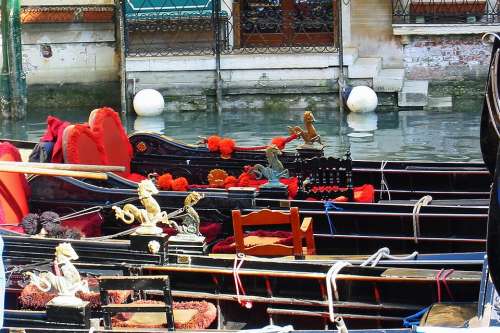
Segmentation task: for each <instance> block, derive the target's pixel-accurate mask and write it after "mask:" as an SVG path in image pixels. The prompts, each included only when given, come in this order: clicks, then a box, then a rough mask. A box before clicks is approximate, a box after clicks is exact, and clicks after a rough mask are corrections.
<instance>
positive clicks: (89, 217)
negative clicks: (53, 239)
mask: <svg viewBox="0 0 500 333" xmlns="http://www.w3.org/2000/svg"><path fill="white" fill-rule="evenodd" d="M102 223H103V218H102V216H101V214H99V213H90V214H85V215H81V216H78V217H74V218H70V219H67V220H63V221H62V222H61V225H62V226H64V227H66V228H70V229H75V230H78V231H80V232H81V233H82V234H83V235H84V236H85V237H99V236H101V225H102Z"/></svg>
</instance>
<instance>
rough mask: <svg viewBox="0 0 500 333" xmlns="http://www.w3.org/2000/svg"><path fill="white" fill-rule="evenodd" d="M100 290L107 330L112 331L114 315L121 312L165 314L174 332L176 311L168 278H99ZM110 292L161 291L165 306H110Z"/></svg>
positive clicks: (168, 324) (170, 329)
mask: <svg viewBox="0 0 500 333" xmlns="http://www.w3.org/2000/svg"><path fill="white" fill-rule="evenodd" d="M99 290H100V294H101V295H100V296H101V309H102V311H103V314H104V325H105V328H106V329H111V315H112V314H117V313H121V312H165V314H166V317H167V328H168V330H169V331H173V330H174V311H173V304H172V293H171V291H170V280H169V278H168V276H164V275H157V276H101V277H99ZM109 290H133V291H134V292H140V291H145V290H161V291H163V296H164V300H163V301H164V304H140V305H138V304H109V297H108V291H109Z"/></svg>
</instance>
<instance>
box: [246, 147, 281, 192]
mask: <svg viewBox="0 0 500 333" xmlns="http://www.w3.org/2000/svg"><path fill="white" fill-rule="evenodd" d="M281 154H282V152H281V150H280V149H278V147H277V146H276V145H270V146H269V147H267V148H266V158H267V164H268V165H267V167H265V166H263V165H262V164H255V165H254V166H253V167H252V170H251V171H250V172H251V173H253V174H254V175H255V178H257V179H262V178H266V179H267V180H269V182H268V183H267V184H264V185H263V186H261V187H284V186H285V185H283V184H281V183H280V181H279V179H280V178H288V177H289V173H288V170H287V169H285V167H284V166H283V164H282V163H281V162H280V160H279V159H278V156H279V155H281Z"/></svg>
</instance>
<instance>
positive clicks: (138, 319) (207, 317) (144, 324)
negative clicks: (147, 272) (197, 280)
mask: <svg viewBox="0 0 500 333" xmlns="http://www.w3.org/2000/svg"><path fill="white" fill-rule="evenodd" d="M126 305H129V306H134V305H137V306H164V305H165V303H163V302H160V301H153V300H142V301H135V302H132V303H129V304H126ZM216 317H217V309H216V308H215V306H214V305H213V304H212V303H209V302H206V301H201V302H174V323H175V328H176V329H189V330H193V329H207V328H208V327H210V325H211V324H212V323H213V321H214V320H215V318H216ZM111 320H112V322H113V326H114V327H128V328H162V327H166V325H167V322H166V316H165V313H162V312H156V313H153V312H137V313H129V312H128V313H119V314H117V315H116V316H113V317H112V319H111Z"/></svg>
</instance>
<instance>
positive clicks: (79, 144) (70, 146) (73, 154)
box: [63, 124, 108, 165]
mask: <svg viewBox="0 0 500 333" xmlns="http://www.w3.org/2000/svg"><path fill="white" fill-rule="evenodd" d="M63 155H64V161H65V162H66V163H74V164H96V165H103V164H108V160H107V158H106V155H105V152H104V147H103V146H102V144H101V143H99V141H98V140H97V139H96V137H95V136H94V134H93V133H92V131H91V130H90V128H89V127H88V126H86V125H82V124H76V125H70V126H68V127H66V129H65V130H64V133H63Z"/></svg>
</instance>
